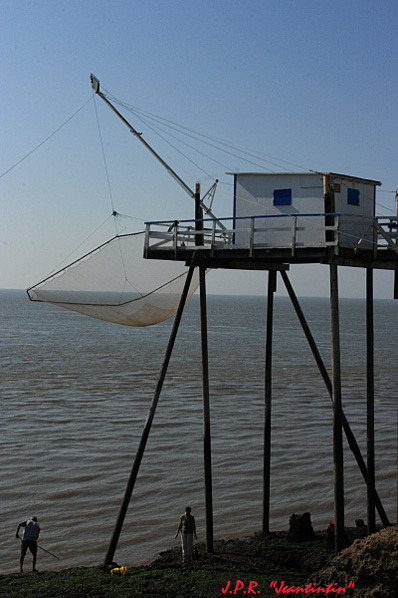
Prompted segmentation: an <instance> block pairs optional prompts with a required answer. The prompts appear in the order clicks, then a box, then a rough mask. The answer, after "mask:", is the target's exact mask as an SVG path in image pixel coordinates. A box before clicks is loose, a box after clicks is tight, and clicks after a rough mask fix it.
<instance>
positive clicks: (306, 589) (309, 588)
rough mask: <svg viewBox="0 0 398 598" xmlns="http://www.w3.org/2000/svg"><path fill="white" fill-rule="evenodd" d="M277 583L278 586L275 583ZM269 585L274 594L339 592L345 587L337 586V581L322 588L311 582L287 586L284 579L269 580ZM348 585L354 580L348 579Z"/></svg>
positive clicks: (352, 585) (351, 585)
mask: <svg viewBox="0 0 398 598" xmlns="http://www.w3.org/2000/svg"><path fill="white" fill-rule="evenodd" d="M278 583H279V587H278V585H277V584H278ZM336 586H337V587H336ZM269 587H270V588H274V590H275V592H276V594H330V593H334V594H340V593H342V592H343V593H344V592H345V591H346V588H343V587H342V586H338V585H337V583H329V584H328V585H327V586H325V587H324V588H323V587H321V586H316V585H314V584H313V583H307V584H305V586H288V585H287V584H285V582H284V581H281V582H277V581H271V583H270V584H269ZM348 587H349V588H353V587H354V582H353V581H350V583H349V584H348Z"/></svg>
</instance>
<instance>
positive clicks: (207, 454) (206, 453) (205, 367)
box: [199, 266, 214, 552]
mask: <svg viewBox="0 0 398 598" xmlns="http://www.w3.org/2000/svg"><path fill="white" fill-rule="evenodd" d="M199 276H200V328H201V341H202V389H203V390H202V393H203V395H202V396H203V457H204V472H205V507H206V550H207V552H213V551H214V544H213V489H212V473H211V434H210V393H209V360H208V350H207V308H206V280H205V277H206V269H205V267H204V266H200V267H199Z"/></svg>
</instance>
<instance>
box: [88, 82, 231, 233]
mask: <svg viewBox="0 0 398 598" xmlns="http://www.w3.org/2000/svg"><path fill="white" fill-rule="evenodd" d="M90 79H91V87H92V88H93V90H94V92H95V93H96V94H97V95H99V97H100V98H101V99H102V100H104V102H105V103H106V104H108V106H109V107H110V108H111V109H112V110H113V112H114V113H115V114H116V115H117V116H118V117H119V118H120V120H121V121H122V122H124V124H125V125H126V126H127V127H128V128H129V129H130V131H131V133H133V134H134V135H135V136H136V137H137V138H138V139H139V140H140V141H141V143H143V144H144V145H145V147H146V148H147V149H148V150H149V151H150V152H151V154H152V155H153V156H155V158H156V159H157V160H158V161H159V162H160V163H161V165H162V166H163V167H164V168H165V169H166V170H167V172H168V173H169V174H170V175H171V176H172V177H173V179H174V180H175V181H177V183H178V184H179V185H180V186H181V187H182V188H183V189H184V191H186V193H188V195H189V196H190V197H191V198H192V199H195V193H194V192H193V191H192V189H190V188H189V187H188V185H187V184H186V183H184V181H183V180H182V178H181V177H179V176H178V174H177V173H176V172H174V170H173V169H172V168H171V167H170V166H169V165H168V164H167V163H166V162H165V161H164V160H163V158H161V157H160V156H159V154H158V153H157V152H155V150H154V149H153V148H152V147H151V146H150V145H149V143H148V142H147V141H145V139H144V138H143V137H142V133H139V132H138V131H137V130H136V129H135V128H134V127H133V126H132V125H131V124H130V123H129V122H128V120H126V119H125V118H124V116H122V114H120V112H119V111H118V110H117V108H115V106H114V105H113V104H112V103H111V102H110V101H109V100H108V98H107V97H106V96H105V95H104V94H103V93H102V91H101V90H100V82H99V79H97V77H95V76H94V75H93V74H91V75H90ZM201 204H202V206H203V209H204V211H205V212H206V214H209V216H211V218H214V219H216V220H218V219H217V218H216V216H215V215H214V214H213V213H212V211H211V209H210V208H207V207H206V206H205V204H204V203H203V201H201ZM220 225H221V223H220ZM222 228H225V226H224V225H222Z"/></svg>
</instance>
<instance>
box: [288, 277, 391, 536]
mask: <svg viewBox="0 0 398 598" xmlns="http://www.w3.org/2000/svg"><path fill="white" fill-rule="evenodd" d="M281 276H282V279H283V282H284V284H285V287H286V290H287V292H288V294H289V297H290V300H291V302H292V304H293V307H294V309H295V311H296V314H297V317H298V319H299V321H300V324H301V326H302V328H303V331H304V334H305V337H306V339H307V341H308V344H309V346H310V349H311V351H312V354H313V356H314V359H315V361H316V363H317V365H318V368H319V371H320V373H321V376H322V378H323V381H324V383H325V386H326V388H327V391H328V393H329V395H330V398H331V399H332V397H333V394H332V382H331V380H330V377H329V374H328V372H327V370H326V367H325V364H324V363H323V360H322V357H321V355H320V353H319V351H318V347H317V346H316V343H315V340H314V337H313V336H312V333H311V330H310V328H309V326H308V323H307V320H306V319H305V316H304V313H303V311H302V309H301V306H300V304H299V301H298V299H297V296H296V294H295V292H294V289H293V287H292V285H291V282H290V280H289V277H288V275H287V273H286V272H283V271H281ZM343 430H344V432H345V435H346V438H347V441H348V444H349V447H350V449H351V451H352V452H353V454H354V456H355V459H356V461H357V463H358V467H359V469H360V471H361V474H362V477H363V479H364V480H365V483H366V484H367V483H368V470H367V467H366V464H365V461H364V459H363V457H362V454H361V451H360V449H359V446H358V443H357V441H356V439H355V436H354V434H353V432H352V430H351V427H350V425H349V423H348V421H347V418H346V417H345V415H344V412H343ZM374 499H375V505H376V508H377V511H378V513H379V516H380V519H381V521H382V523H383V525H390V522H389V519H388V517H387V514H386V512H385V510H384V507H383V505H382V503H381V500H380V498H379V495H378V493H377V490H376V489H375V494H374Z"/></svg>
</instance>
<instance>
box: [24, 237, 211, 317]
mask: <svg viewBox="0 0 398 598" xmlns="http://www.w3.org/2000/svg"><path fill="white" fill-rule="evenodd" d="M143 242H144V232H139V233H131V234H127V235H117V236H115V237H113V238H112V239H110V240H109V241H107V242H106V243H104V244H103V245H101V246H99V247H97V248H96V249H94V250H93V251H91V252H90V253H88V254H87V255H85V256H83V257H82V258H80V259H79V260H77V261H75V262H73V263H72V264H70V265H69V266H66V267H65V268H63V269H62V270H60V271H59V272H56V273H55V274H52V275H51V276H49V277H48V278H46V279H44V280H43V281H41V282H39V283H38V284H36V285H34V286H32V287H30V288H29V289H28V291H27V292H28V295H29V297H30V299H31V300H32V301H44V302H47V303H53V304H55V305H59V306H60V307H65V308H67V309H71V310H73V311H77V312H79V313H82V314H85V315H87V316H91V317H93V318H98V319H100V320H105V321H107V322H114V323H116V324H123V325H125V326H150V325H152V324H157V323H159V322H162V321H164V320H167V319H168V318H170V317H171V316H173V315H174V314H175V313H176V311H177V309H178V304H179V301H180V297H181V293H182V289H183V287H184V283H185V279H186V276H187V272H188V269H187V268H186V267H185V265H184V264H182V263H181V262H170V261H168V262H164V261H156V260H148V259H144V258H143V257H142V248H143ZM198 286H199V276H198V274H197V273H196V272H194V276H193V279H192V282H191V285H190V289H189V294H188V298H189V297H191V296H192V294H193V293H194V292H195V290H196V289H197V288H198Z"/></svg>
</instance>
